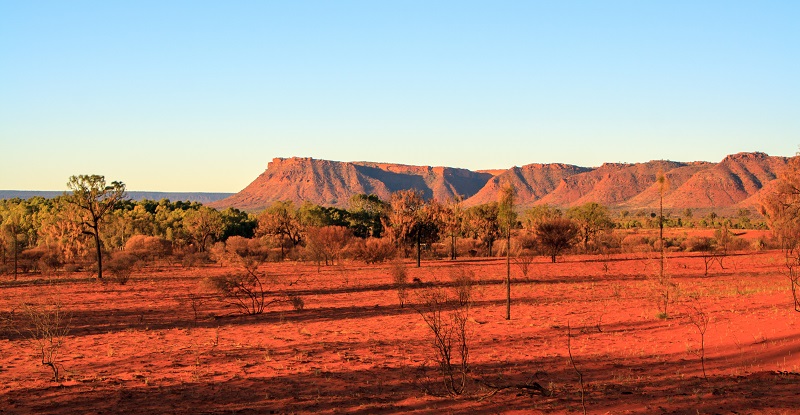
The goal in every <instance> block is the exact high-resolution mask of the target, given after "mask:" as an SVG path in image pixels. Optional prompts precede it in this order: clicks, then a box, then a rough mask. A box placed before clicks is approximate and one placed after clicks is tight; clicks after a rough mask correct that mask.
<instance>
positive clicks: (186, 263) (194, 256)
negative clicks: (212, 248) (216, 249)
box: [181, 252, 211, 268]
mask: <svg viewBox="0 0 800 415" xmlns="http://www.w3.org/2000/svg"><path fill="white" fill-rule="evenodd" d="M209 263H211V257H210V256H209V254H208V252H192V253H188V254H186V255H184V256H183V258H182V259H181V265H182V266H183V267H184V268H198V267H201V266H203V265H207V264H209Z"/></svg>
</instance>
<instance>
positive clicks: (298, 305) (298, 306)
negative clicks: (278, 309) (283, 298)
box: [288, 294, 306, 311]
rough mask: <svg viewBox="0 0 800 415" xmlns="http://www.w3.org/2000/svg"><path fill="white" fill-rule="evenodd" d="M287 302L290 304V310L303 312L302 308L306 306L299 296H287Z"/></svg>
mask: <svg viewBox="0 0 800 415" xmlns="http://www.w3.org/2000/svg"><path fill="white" fill-rule="evenodd" d="M288 300H289V304H291V305H292V308H293V309H295V310H296V311H303V308H305V306H306V302H305V300H303V297H300V296H299V295H296V294H291V295H289V296H288Z"/></svg>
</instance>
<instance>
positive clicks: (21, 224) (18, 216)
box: [0, 199, 34, 281]
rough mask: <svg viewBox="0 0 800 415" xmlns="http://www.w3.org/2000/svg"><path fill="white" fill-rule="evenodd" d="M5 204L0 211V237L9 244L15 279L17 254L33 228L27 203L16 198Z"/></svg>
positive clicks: (24, 244) (17, 264)
mask: <svg viewBox="0 0 800 415" xmlns="http://www.w3.org/2000/svg"><path fill="white" fill-rule="evenodd" d="M5 205H6V206H5V209H3V211H2V212H0V231H2V239H4V240H5V241H6V244H7V245H10V251H11V254H12V256H13V261H14V280H15V281H16V279H17V274H18V273H19V254H20V252H22V250H23V249H25V247H26V246H27V245H28V243H29V241H30V239H31V238H30V236H31V234H32V233H34V229H33V224H32V222H31V219H32V218H31V213H30V211H29V209H28V206H27V203H25V202H24V201H22V200H18V199H17V200H14V201H11V203H6V204H5ZM4 245H5V244H4ZM3 249H4V251H5V249H7V248H5V246H4V247H3Z"/></svg>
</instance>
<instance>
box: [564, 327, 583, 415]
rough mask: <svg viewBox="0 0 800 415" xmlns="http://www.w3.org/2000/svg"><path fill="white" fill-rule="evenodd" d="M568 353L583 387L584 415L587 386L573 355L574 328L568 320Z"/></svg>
mask: <svg viewBox="0 0 800 415" xmlns="http://www.w3.org/2000/svg"><path fill="white" fill-rule="evenodd" d="M567 353H568V354H569V363H570V365H572V369H574V370H575V373H577V374H578V382H579V384H580V387H581V407H582V408H583V415H586V387H585V386H584V384H583V373H582V372H581V371H580V370H578V366H577V365H576V364H575V359H574V358H573V357H572V330H571V328H570V325H569V321H567Z"/></svg>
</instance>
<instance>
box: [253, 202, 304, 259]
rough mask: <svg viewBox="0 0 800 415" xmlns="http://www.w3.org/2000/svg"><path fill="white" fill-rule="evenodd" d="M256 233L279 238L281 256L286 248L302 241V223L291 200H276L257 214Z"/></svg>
mask: <svg viewBox="0 0 800 415" xmlns="http://www.w3.org/2000/svg"><path fill="white" fill-rule="evenodd" d="M256 235H259V236H265V235H267V236H277V237H278V238H279V239H280V245H281V258H285V257H286V248H287V247H291V248H294V247H296V246H297V245H299V244H300V242H301V241H302V224H301V223H300V218H299V213H298V210H297V208H295V206H294V203H293V202H292V201H278V202H275V203H273V204H272V205H270V207H268V208H267V209H266V210H265V211H263V212H261V214H260V215H258V228H256Z"/></svg>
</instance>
